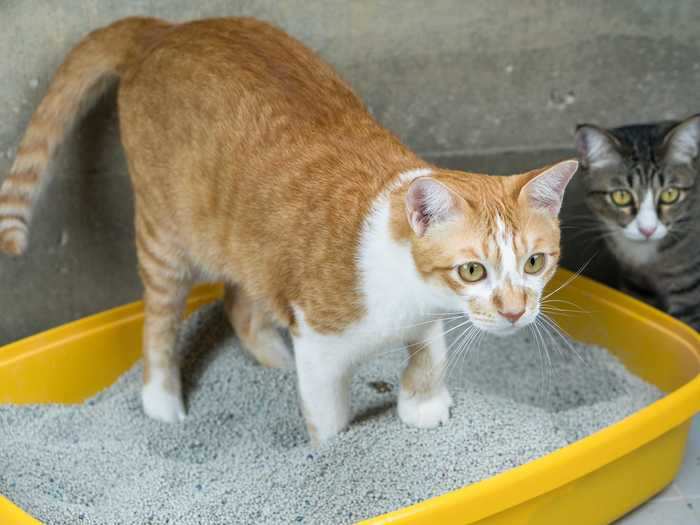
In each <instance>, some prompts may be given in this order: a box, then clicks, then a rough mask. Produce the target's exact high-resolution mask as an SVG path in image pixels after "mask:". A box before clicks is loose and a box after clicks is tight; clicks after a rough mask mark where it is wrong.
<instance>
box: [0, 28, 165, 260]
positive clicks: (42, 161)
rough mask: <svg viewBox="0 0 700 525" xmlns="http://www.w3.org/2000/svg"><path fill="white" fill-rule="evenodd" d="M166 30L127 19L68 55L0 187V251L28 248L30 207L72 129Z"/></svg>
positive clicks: (96, 33)
mask: <svg viewBox="0 0 700 525" xmlns="http://www.w3.org/2000/svg"><path fill="white" fill-rule="evenodd" d="M170 27H172V26H171V24H169V23H167V22H165V21H162V20H158V19H155V18H125V19H123V20H119V21H118V22H115V23H114V24H112V25H110V26H107V27H104V28H102V29H98V30H97V31H94V32H92V33H90V34H89V35H87V36H86V37H85V38H83V40H82V41H81V42H80V43H79V44H78V45H77V46H75V47H74V48H73V49H72V50H71V52H70V53H69V54H68V56H67V57H66V59H65V61H64V62H63V64H62V65H61V66H60V67H59V68H58V71H57V72H56V74H55V75H54V77H53V79H52V81H51V85H50V86H49V90H48V92H47V93H46V96H45V97H44V99H43V100H42V101H41V104H39V107H38V108H37V110H36V111H35V112H34V115H32V118H31V120H30V121H29V126H28V127H27V130H26V132H25V134H24V138H23V139H22V142H21V143H20V145H19V148H18V149H17V155H16V157H15V162H14V164H13V165H12V168H11V170H10V173H9V175H8V176H7V178H6V179H5V181H4V182H3V184H2V186H0V251H2V252H5V253H8V254H11V255H21V254H22V253H24V251H25V250H26V249H27V237H28V234H29V224H30V222H31V218H32V215H33V212H34V207H35V206H36V203H37V201H38V199H39V196H40V194H41V193H42V189H43V188H45V187H46V183H47V182H48V181H47V178H48V168H49V164H50V162H51V160H52V159H53V157H54V155H55V153H56V150H57V148H58V147H59V146H60V144H61V143H62V142H63V139H64V137H65V135H66V133H67V132H68V130H69V128H70V125H71V124H72V123H73V122H74V121H75V120H76V119H77V117H78V116H79V115H80V114H81V112H82V111H84V110H86V109H87V108H89V107H90V103H91V102H93V101H95V100H96V99H97V98H98V97H99V96H100V95H101V94H102V93H104V92H105V91H106V90H107V88H108V86H109V85H110V83H111V82H110V81H111V80H115V79H118V78H119V77H120V76H121V75H122V74H123V73H124V71H125V70H126V69H127V67H128V66H129V64H130V63H132V62H133V61H134V59H136V58H138V57H139V56H140V55H141V54H142V53H143V52H144V51H145V50H146V49H148V47H149V46H151V45H153V43H154V42H155V41H156V39H158V37H159V36H160V35H162V34H163V33H164V32H165V31H167V30H168V29H169V28H170Z"/></svg>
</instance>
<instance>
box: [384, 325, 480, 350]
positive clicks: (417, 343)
mask: <svg viewBox="0 0 700 525" xmlns="http://www.w3.org/2000/svg"><path fill="white" fill-rule="evenodd" d="M437 321H439V319H438V320H437ZM437 321H433V322H437ZM470 323H471V320H469V319H466V320H465V321H464V322H462V323H459V324H458V325H456V326H453V327H452V328H449V329H448V330H443V331H442V332H440V333H439V334H436V335H433V336H432V337H427V338H424V339H420V340H418V341H415V342H413V343H404V344H401V345H400V346H397V347H394V348H390V349H389V350H384V351H382V352H379V353H376V354H373V355H372V356H373V357H374V358H379V357H385V356H387V355H389V354H393V353H395V352H399V351H401V350H409V352H410V349H411V348H412V347H414V346H418V347H419V348H418V350H417V351H416V353H418V352H420V351H421V350H422V349H423V348H425V347H426V346H427V343H428V342H430V341H434V340H436V339H439V338H440V337H444V336H446V335H447V334H449V333H450V332H453V331H454V330H457V329H459V328H461V327H463V326H466V325H467V324H470ZM409 357H410V356H409Z"/></svg>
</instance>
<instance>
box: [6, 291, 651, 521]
mask: <svg viewBox="0 0 700 525" xmlns="http://www.w3.org/2000/svg"><path fill="white" fill-rule="evenodd" d="M185 332H186V333H185V334H184V335H183V338H182V342H181V348H182V349H183V351H184V352H186V356H185V358H184V359H185V366H184V374H185V378H186V390H187V392H188V401H187V403H188V408H189V414H188V418H187V420H186V421H185V423H183V424H179V425H166V424H163V423H158V422H155V421H152V420H150V419H148V418H146V417H145V416H144V415H143V413H142V411H141V406H140V400H139V392H140V383H141V370H140V365H137V366H135V367H134V368H133V369H131V370H130V371H129V372H127V373H126V374H125V375H124V376H122V378H121V379H120V380H119V381H118V382H117V383H116V384H115V385H113V386H112V387H110V388H109V389H107V390H105V391H104V392H102V393H100V394H98V395H97V396H95V397H94V398H92V399H91V400H89V401H87V402H85V403H84V404H82V405H78V406H55V405H41V406H7V405H4V406H0V493H2V494H4V495H5V496H7V497H9V498H10V499H11V500H13V501H14V502H16V503H17V504H18V505H20V506H21V507H23V508H24V509H25V510H26V511H28V512H29V513H30V514H32V515H34V516H35V517H37V518H39V519H41V520H43V521H45V522H46V523H49V524H58V523H60V524H62V523H66V524H68V523H70V524H76V523H77V524H81V523H90V524H97V523H99V524H109V525H114V524H119V523H123V524H135V523H138V524H146V523H154V524H156V523H157V524H161V523H171V524H178V525H181V524H207V525H213V524H224V523H225V524H229V523H244V524H247V523H256V524H259V523H274V524H277V523H318V524H324V525H328V524H336V523H352V522H354V521H358V520H360V519H362V518H367V517H370V516H373V515H377V514H381V513H384V512H388V511H391V510H394V509H398V508H400V507H404V506H406V505H410V504H412V503H416V502H418V501H421V500H423V499H426V498H430V497H431V496H436V495H439V494H442V493H445V492H447V491H450V490H452V489H456V488H458V487H462V486H464V485H467V484H469V483H474V482H476V481H479V480H481V479H484V478H486V477H489V476H492V475H494V474H496V473H498V472H501V471H503V470H507V469H510V468H513V467H516V466H518V465H521V464H523V463H525V462H527V461H530V460H532V459H535V458H537V457H539V456H542V455H544V454H547V453H549V452H552V451H553V450H556V449H558V448H560V447H563V446H565V445H567V444H568V443H571V442H573V441H575V440H577V439H580V438H581V437H584V436H586V435H587V434H590V433H592V432H595V431H596V430H598V429H600V428H603V427H605V426H607V425H610V424H611V423H613V422H615V421H617V420H619V419H621V418H623V417H625V416H627V415H629V414H631V413H633V412H635V411H637V410H639V409H640V408H642V407H643V406H645V405H647V404H649V403H651V402H653V401H654V400H656V399H658V398H659V397H660V396H661V393H660V392H659V391H658V390H657V389H656V388H654V387H653V386H650V385H648V384H646V383H644V382H643V381H642V380H641V379H638V378H636V377H634V376H633V375H631V374H630V373H629V372H627V371H626V370H625V368H624V367H623V366H622V365H621V364H620V363H619V362H618V361H617V360H616V359H615V358H614V357H612V356H611V355H610V354H608V353H607V352H605V351H604V350H602V349H600V348H596V347H591V346H584V345H582V344H576V343H574V346H575V349H576V351H577V352H578V354H580V356H581V359H579V358H578V357H576V356H575V355H574V354H573V352H572V351H571V350H570V349H568V348H567V347H566V346H565V345H564V344H561V345H560V350H561V353H560V352H559V350H555V349H554V348H553V346H552V345H551V342H550V353H551V359H552V363H551V365H549V366H547V367H546V368H543V363H546V362H547V360H546V359H543V354H541V353H540V351H539V350H538V347H537V346H536V345H535V344H534V342H533V340H532V338H531V336H530V334H529V332H528V331H527V330H525V331H523V332H521V333H520V334H519V335H517V336H515V337H514V338H509V339H497V338H491V339H489V338H486V339H484V340H483V341H482V342H481V345H480V346H479V347H478V348H475V349H474V350H472V352H471V353H470V354H469V355H468V356H466V357H464V358H463V359H461V360H458V361H455V364H454V366H453V367H452V368H451V371H450V374H449V382H450V384H451V392H452V395H453V397H454V401H455V406H454V408H453V409H452V418H451V420H450V422H449V424H448V425H447V426H444V427H441V428H437V429H433V430H418V429H414V428H408V427H406V426H404V425H403V424H402V423H401V421H400V420H399V419H398V417H397V416H396V410H395V399H396V394H397V388H398V376H399V370H400V367H401V364H402V363H403V362H405V358H406V355H405V353H404V352H393V353H390V354H389V355H386V356H383V357H380V358H378V359H377V360H374V361H371V362H369V363H367V364H366V365H364V366H363V367H362V368H360V369H359V370H358V371H357V373H356V375H355V379H354V383H353V403H354V410H355V414H356V417H355V421H354V422H353V424H352V426H351V427H350V429H349V430H348V431H347V432H345V433H343V434H342V435H341V436H339V437H338V438H336V439H334V440H332V442H331V443H329V444H327V445H325V446H324V447H323V448H322V449H320V450H314V449H312V448H310V447H309V446H308V445H307V442H306V434H305V430H304V425H303V422H302V419H301V416H300V412H299V407H298V403H297V394H296V389H295V374H294V372H285V371H280V370H270V369H265V368H262V367H260V366H257V365H255V364H253V363H252V362H251V361H250V360H249V359H248V358H247V357H246V356H245V355H243V354H242V352H241V351H240V349H239V347H238V341H237V340H236V338H235V337H234V336H233V335H232V334H231V331H230V329H229V328H228V327H227V325H226V322H225V320H224V317H223V314H222V312H221V309H220V307H219V306H216V305H215V306H210V307H207V308H204V309H203V310H201V311H200V312H199V313H198V314H196V315H195V316H194V317H193V318H191V319H190V321H189V322H188V323H187V329H186V330H185Z"/></svg>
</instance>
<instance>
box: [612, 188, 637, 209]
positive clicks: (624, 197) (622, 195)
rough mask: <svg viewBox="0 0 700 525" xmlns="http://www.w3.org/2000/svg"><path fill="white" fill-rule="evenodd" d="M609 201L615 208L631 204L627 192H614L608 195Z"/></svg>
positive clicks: (630, 196)
mask: <svg viewBox="0 0 700 525" xmlns="http://www.w3.org/2000/svg"><path fill="white" fill-rule="evenodd" d="M610 199H611V200H612V201H613V204H615V205H616V206H629V205H630V204H631V202H632V194H631V193H630V192H629V191H627V190H615V191H613V192H612V193H611V194H610Z"/></svg>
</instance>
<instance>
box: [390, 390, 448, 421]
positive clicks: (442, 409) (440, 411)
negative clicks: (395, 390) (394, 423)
mask: <svg viewBox="0 0 700 525" xmlns="http://www.w3.org/2000/svg"><path fill="white" fill-rule="evenodd" d="M451 406H452V396H450V393H449V392H448V391H447V388H445V387H443V388H441V389H440V390H438V391H437V392H436V393H434V394H433V395H431V396H420V395H417V394H411V393H408V392H406V391H404V390H401V392H399V404H398V411H399V417H400V418H401V421H403V422H404V423H406V424H407V425H410V426H412V427H418V428H434V427H436V426H438V425H444V424H446V423H447V420H448V419H450V407H451Z"/></svg>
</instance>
